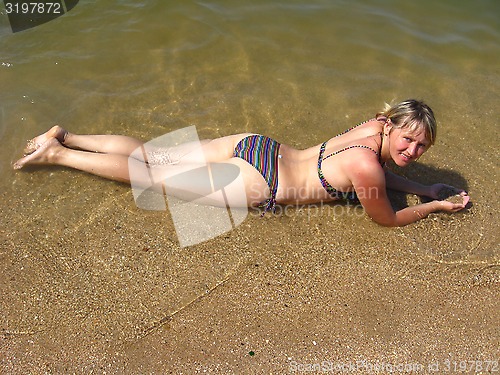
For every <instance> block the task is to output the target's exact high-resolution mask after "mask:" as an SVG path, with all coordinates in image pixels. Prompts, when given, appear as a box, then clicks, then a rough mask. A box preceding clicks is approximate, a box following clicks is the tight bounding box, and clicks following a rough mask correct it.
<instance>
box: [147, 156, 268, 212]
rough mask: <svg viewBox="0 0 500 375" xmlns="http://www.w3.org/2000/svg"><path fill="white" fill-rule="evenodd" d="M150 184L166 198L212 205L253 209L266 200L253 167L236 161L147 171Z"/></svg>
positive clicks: (264, 187)
mask: <svg viewBox="0 0 500 375" xmlns="http://www.w3.org/2000/svg"><path fill="white" fill-rule="evenodd" d="M151 175H152V178H153V181H152V183H153V184H158V183H160V184H162V186H163V190H164V192H165V194H166V195H167V196H173V197H176V198H179V199H182V200H185V201H196V202H197V203H200V204H208V205H214V206H227V205H228V201H229V202H232V203H231V204H230V205H231V206H254V205H257V204H259V203H261V202H263V201H265V200H266V199H268V198H269V197H270V191H269V187H268V185H267V183H266V181H265V180H264V178H263V177H262V175H261V174H260V173H259V171H257V170H256V169H255V168H254V167H253V166H251V165H250V164H249V163H247V162H246V161H245V160H243V159H240V158H234V157H232V158H230V159H229V160H226V161H223V162H216V163H206V164H189V165H186V164H183V165H175V166H169V165H166V166H157V167H153V168H151Z"/></svg>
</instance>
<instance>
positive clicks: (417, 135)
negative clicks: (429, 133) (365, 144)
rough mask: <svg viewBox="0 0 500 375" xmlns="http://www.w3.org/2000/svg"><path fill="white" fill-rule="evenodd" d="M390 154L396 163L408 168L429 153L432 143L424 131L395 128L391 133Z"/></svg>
mask: <svg viewBox="0 0 500 375" xmlns="http://www.w3.org/2000/svg"><path fill="white" fill-rule="evenodd" d="M389 140H390V143H389V152H390V155H391V158H392V160H394V163H396V165H398V166H400V167H406V166H407V165H409V164H410V163H411V162H413V161H415V160H417V159H418V158H419V157H421V156H422V154H423V153H424V152H425V151H427V150H428V149H429V147H430V145H431V142H430V141H429V140H428V139H427V137H426V136H425V132H424V130H423V129H417V130H416V131H415V130H410V129H405V128H399V129H398V128H393V129H392V131H391V132H390V133H389Z"/></svg>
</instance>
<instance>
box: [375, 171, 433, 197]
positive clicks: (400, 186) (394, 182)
mask: <svg viewBox="0 0 500 375" xmlns="http://www.w3.org/2000/svg"><path fill="white" fill-rule="evenodd" d="M384 172H385V181H386V186H387V187H388V188H389V189H392V190H398V191H403V192H405V193H410V194H416V195H424V196H427V197H428V196H430V195H429V194H430V186H426V185H422V184H420V183H418V182H415V181H412V180H408V179H407V178H404V177H402V176H399V175H397V174H395V173H393V172H391V171H390V170H389V169H387V168H384Z"/></svg>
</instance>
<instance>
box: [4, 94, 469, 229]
mask: <svg viewBox="0 0 500 375" xmlns="http://www.w3.org/2000/svg"><path fill="white" fill-rule="evenodd" d="M435 138H436V120H435V118H434V114H433V112H432V110H431V109H430V108H429V107H428V106H427V105H426V104H424V103H423V102H421V101H417V100H406V101H403V102H401V103H399V104H397V105H394V106H392V107H391V106H386V108H385V109H384V110H383V111H382V112H379V113H377V114H376V115H375V118H373V119H371V120H368V121H365V122H363V123H361V124H359V125H357V126H355V127H353V128H351V129H349V130H347V131H345V132H344V133H342V134H339V135H338V136H336V137H334V138H331V139H329V140H328V141H326V142H324V143H323V144H321V145H317V146H314V147H311V148H308V149H305V150H296V149H294V148H292V147H290V146H287V145H283V144H279V143H278V142H276V141H275V140H273V139H271V138H268V137H265V136H262V135H257V134H238V135H230V136H226V137H222V138H218V139H214V140H209V141H204V142H201V143H196V142H195V143H194V144H183V145H180V146H176V147H172V148H166V149H157V150H155V151H154V152H148V154H147V158H146V159H142V158H134V155H136V153H133V151H134V150H136V149H139V150H140V148H141V147H143V145H144V143H143V142H141V141H139V140H137V139H134V138H130V137H126V136H121V135H78V134H73V133H69V132H68V131H66V130H64V129H63V128H61V127H59V126H54V127H53V128H51V129H50V130H49V131H47V132H46V133H44V134H42V135H40V136H38V137H36V138H34V139H32V140H31V141H29V142H28V145H27V147H26V149H25V152H26V156H24V157H23V158H21V159H20V160H18V161H17V162H16V163H14V169H20V168H22V167H23V166H24V165H31V164H52V165H62V166H66V167H71V168H75V169H79V170H82V171H85V172H88V173H92V174H95V175H98V176H101V177H104V178H107V179H111V180H116V181H122V182H127V183H130V182H131V177H130V171H131V168H134V170H137V171H146V172H147V173H143V174H144V176H143V179H144V186H148V185H150V181H151V175H154V180H155V181H157V182H158V185H159V187H158V188H159V189H164V190H165V186H163V185H162V184H163V182H164V181H166V179H168V178H169V177H171V176H174V175H175V174H178V173H180V172H182V171H183V170H186V168H191V169H192V166H196V165H201V164H202V163H207V164H208V166H209V168H212V169H213V168H216V167H217V165H222V164H224V165H228V164H232V165H233V166H236V167H237V168H238V169H239V173H240V176H242V177H243V181H244V190H245V191H244V192H243V191H239V192H238V193H239V194H240V195H243V194H244V193H245V194H246V204H247V205H248V206H249V207H251V206H256V205H261V206H263V207H265V210H266V211H267V210H273V209H274V207H275V205H276V204H307V203H315V202H330V201H335V200H339V199H353V198H354V197H353V196H357V197H356V198H357V199H359V202H360V203H361V204H362V205H363V207H364V209H365V211H366V213H367V214H368V215H369V216H370V217H371V218H372V219H373V220H374V221H375V222H377V223H379V224H381V225H384V226H403V225H406V224H409V223H413V222H415V221H417V220H420V219H423V218H425V217H427V215H429V214H430V213H432V212H437V211H445V212H457V211H460V210H462V209H463V208H465V205H466V204H467V201H468V198H469V197H468V196H467V193H466V192H465V191H463V190H459V189H455V188H453V187H451V186H448V185H445V184H434V185H430V186H425V185H422V184H419V183H417V182H413V181H410V180H407V179H405V178H402V177H400V176H397V175H395V174H394V173H392V172H390V171H389V170H387V169H386V168H385V163H386V162H387V161H389V160H391V159H392V160H393V161H394V163H395V164H396V165H398V166H400V167H405V166H407V165H409V164H410V163H412V162H413V161H415V160H417V159H418V158H419V157H420V156H422V154H423V153H424V152H426V151H427V150H428V149H429V147H430V146H431V145H432V144H434V141H435ZM141 154H142V153H141ZM183 168H184V169H183ZM233 168H234V167H233ZM136 179H137V177H136V176H134V183H135V182H136V181H135V180H136ZM139 180H140V178H139ZM386 188H390V189H393V190H399V191H403V192H406V193H411V194H417V195H420V196H426V197H429V198H432V199H434V200H433V201H430V202H427V203H422V204H418V205H415V206H412V207H406V208H404V209H402V210H399V211H397V212H395V211H394V210H393V208H392V206H391V203H390V202H389V199H388V197H387V192H386ZM443 188H448V189H452V190H453V191H454V192H455V193H456V194H459V195H461V197H462V199H461V202H460V203H452V202H450V201H445V200H438V193H439V191H440V190H442V189H443ZM185 189H186V190H189V191H191V192H193V191H196V189H197V186H196V184H194V186H193V184H191V185H190V186H185ZM167 190H169V192H168V193H169V194H173V195H176V196H179V197H181V198H182V195H183V194H182V190H183V187H182V186H175V187H172V188H171V189H168V187H167ZM200 194H202V193H201V192H200Z"/></svg>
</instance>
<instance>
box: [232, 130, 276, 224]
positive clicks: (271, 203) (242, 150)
mask: <svg viewBox="0 0 500 375" xmlns="http://www.w3.org/2000/svg"><path fill="white" fill-rule="evenodd" d="M279 149H280V144H279V143H278V142H276V141H275V140H274V139H271V138H269V137H266V136H263V135H249V136H247V137H245V138H243V139H242V140H241V141H240V142H238V144H237V145H236V148H235V149H234V153H233V156H234V157H238V158H241V159H243V160H245V161H246V162H248V163H249V164H250V165H252V166H253V167H254V168H255V169H257V171H259V173H260V174H261V175H262V177H264V180H266V183H267V185H268V186H269V190H270V192H271V197H270V198H269V199H267V200H265V201H264V202H262V203H261V204H260V205H259V206H260V207H264V213H263V215H264V214H265V213H266V212H267V211H269V210H271V211H273V212H274V210H275V206H276V192H277V191H278V159H279V158H280V155H279Z"/></svg>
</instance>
